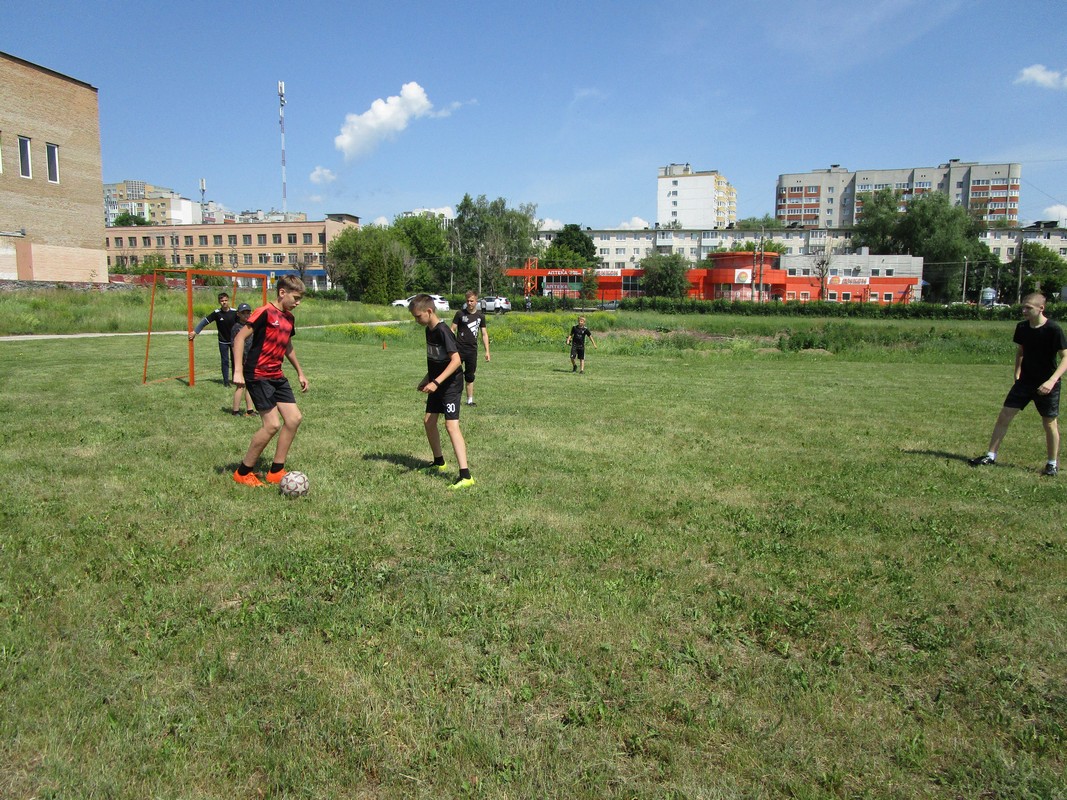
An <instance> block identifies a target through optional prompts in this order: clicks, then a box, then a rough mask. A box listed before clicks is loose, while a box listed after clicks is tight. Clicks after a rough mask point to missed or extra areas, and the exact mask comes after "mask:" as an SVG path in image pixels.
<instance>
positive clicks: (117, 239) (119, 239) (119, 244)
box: [115, 236, 122, 247]
mask: <svg viewBox="0 0 1067 800" xmlns="http://www.w3.org/2000/svg"><path fill="white" fill-rule="evenodd" d="M115 247H122V237H121V236H116V237H115Z"/></svg>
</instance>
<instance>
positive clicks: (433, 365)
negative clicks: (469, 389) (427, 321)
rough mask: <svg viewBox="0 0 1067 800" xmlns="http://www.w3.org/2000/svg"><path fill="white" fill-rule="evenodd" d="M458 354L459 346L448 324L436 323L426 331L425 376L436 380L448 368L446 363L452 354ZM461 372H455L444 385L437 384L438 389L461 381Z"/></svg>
mask: <svg viewBox="0 0 1067 800" xmlns="http://www.w3.org/2000/svg"><path fill="white" fill-rule="evenodd" d="M458 352H459V345H458V344H457V342H456V335H455V334H454V333H452V331H451V329H450V328H449V327H448V324H447V323H445V322H438V323H437V325H436V326H435V327H433V328H427V329H426V374H427V375H429V376H430V380H436V378H437V376H438V375H440V374H441V373H442V372H443V371H444V369H445V367H447V366H448V362H449V361H451V360H452V354H453V353H458ZM462 379H463V372H462V371H461V370H458V369H457V370H456V371H455V372H453V373H452V374H451V375H449V376H448V377H447V378H446V379H445V382H444V384H438V388H439V389H444V388H445V386H446V385H450V384H451V383H452V382H453V381H456V380H462Z"/></svg>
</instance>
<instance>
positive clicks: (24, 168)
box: [19, 136, 33, 178]
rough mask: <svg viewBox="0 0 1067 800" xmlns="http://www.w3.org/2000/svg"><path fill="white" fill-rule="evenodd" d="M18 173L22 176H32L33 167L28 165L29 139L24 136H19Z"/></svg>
mask: <svg viewBox="0 0 1067 800" xmlns="http://www.w3.org/2000/svg"><path fill="white" fill-rule="evenodd" d="M19 175H21V176H22V177H23V178H32V177H33V168H32V167H31V166H30V140H29V139H28V138H26V137H25V136H20V137H19Z"/></svg>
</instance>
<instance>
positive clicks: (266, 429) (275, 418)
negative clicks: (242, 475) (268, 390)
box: [241, 408, 282, 469]
mask: <svg viewBox="0 0 1067 800" xmlns="http://www.w3.org/2000/svg"><path fill="white" fill-rule="evenodd" d="M260 419H262V420H263V424H262V425H261V426H260V428H259V430H258V431H256V432H255V433H253V434H252V441H251V442H249V444H248V451H247V452H246V453H245V457H244V458H243V459H242V460H241V463H242V464H244V465H245V466H246V467H248V468H249V469H252V468H254V467H255V466H256V462H257V461H259V457H260V456H261V455H262V454H263V450H264V449H265V448H266V447H267V445H268V444H269V443H270V440H271V439H273V438H274V434H276V433H277V432H278V431H279V430H280V429H281V427H282V417H281V414H279V413H278V409H277V408H272V409H271V410H270V411H267V412H265V413H263V414H260Z"/></svg>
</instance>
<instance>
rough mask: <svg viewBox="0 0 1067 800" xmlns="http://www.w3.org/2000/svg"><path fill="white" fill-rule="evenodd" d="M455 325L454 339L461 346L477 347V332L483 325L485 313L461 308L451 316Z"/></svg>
mask: <svg viewBox="0 0 1067 800" xmlns="http://www.w3.org/2000/svg"><path fill="white" fill-rule="evenodd" d="M452 324H453V325H455V326H456V339H457V341H458V342H459V344H460V346H462V347H475V348H476V347H478V334H479V333H480V332H481V330H482V328H484V327H485V314H483V313H482V312H481V311H475V312H474V313H473V314H472V313H471V312H469V311H467V309H466V308H462V309H460V310H459V311H457V312H456V316H455V317H453V318H452Z"/></svg>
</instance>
